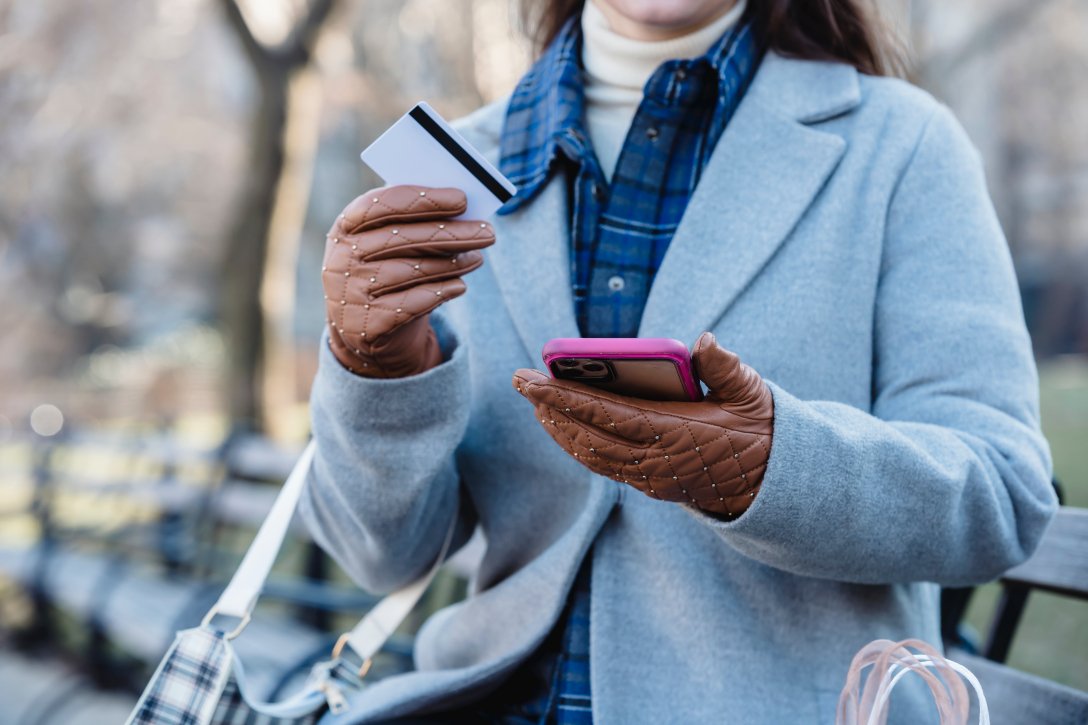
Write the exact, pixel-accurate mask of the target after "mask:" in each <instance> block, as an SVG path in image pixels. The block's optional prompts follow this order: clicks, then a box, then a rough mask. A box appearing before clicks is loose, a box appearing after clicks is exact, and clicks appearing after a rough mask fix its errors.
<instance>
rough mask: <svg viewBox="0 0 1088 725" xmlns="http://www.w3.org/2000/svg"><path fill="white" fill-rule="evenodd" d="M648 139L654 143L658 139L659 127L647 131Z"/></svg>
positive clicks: (652, 127)
mask: <svg viewBox="0 0 1088 725" xmlns="http://www.w3.org/2000/svg"><path fill="white" fill-rule="evenodd" d="M646 138H648V139H650V140H651V141H653V140H654V139H655V138H657V127H656V126H650V127H649V128H648V129H646Z"/></svg>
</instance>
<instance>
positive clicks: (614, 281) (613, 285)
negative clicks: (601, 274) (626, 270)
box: [608, 274, 624, 292]
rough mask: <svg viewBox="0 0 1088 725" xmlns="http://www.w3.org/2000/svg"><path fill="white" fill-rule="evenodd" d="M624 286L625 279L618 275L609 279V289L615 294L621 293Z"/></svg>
mask: <svg viewBox="0 0 1088 725" xmlns="http://www.w3.org/2000/svg"><path fill="white" fill-rule="evenodd" d="M623 285H624V281H623V277H621V276H619V275H618V274H617V275H614V276H612V277H609V278H608V289H610V290H612V291H613V292H619V291H620V290H622V289H623Z"/></svg>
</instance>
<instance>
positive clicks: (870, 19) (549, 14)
mask: <svg viewBox="0 0 1088 725" xmlns="http://www.w3.org/2000/svg"><path fill="white" fill-rule="evenodd" d="M584 1H585V0H544V1H543V2H541V0H521V22H522V27H523V28H524V30H525V32H526V34H527V35H528V36H529V38H530V39H531V40H532V41H533V42H534V44H535V45H536V48H537V51H538V52H540V51H541V50H543V49H544V48H546V47H547V45H548V43H550V42H551V41H552V40H553V39H554V38H555V36H556V35H557V34H558V33H559V31H560V30H562V29H563V25H564V24H565V23H566V22H567V20H569V19H570V18H571V17H573V16H574V15H577V14H578V13H579V12H580V11H581V9H582V5H583V3H584ZM745 18H746V19H747V20H748V21H749V22H751V23H752V29H753V31H754V32H755V35H756V41H757V43H758V44H759V46H760V47H761V48H764V49H770V50H774V51H775V52H777V53H780V54H781V55H785V56H789V57H791V58H802V59H807V60H830V61H841V62H843V63H849V64H850V65H852V66H854V67H855V68H857V69H858V70H859V71H861V72H862V73H868V74H869V75H896V74H901V73H902V72H903V71H904V66H905V60H904V54H903V49H902V45H901V43H900V42H899V40H898V39H897V38H896V37H895V36H894V35H893V34H892V33H891V31H890V30H889V29H888V27H887V26H886V25H885V24H884V22H883V21H882V19H881V18H880V16H879V15H878V13H877V11H876V8H875V7H874V0H749V2H748V8H747V10H746V11H745Z"/></svg>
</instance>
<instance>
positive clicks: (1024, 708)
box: [945, 506, 1088, 725]
mask: <svg viewBox="0 0 1088 725" xmlns="http://www.w3.org/2000/svg"><path fill="white" fill-rule="evenodd" d="M999 582H1000V585H1001V595H1000V599H999V601H998V606H997V611H996V613H995V615H994V618H993V622H992V625H991V627H990V631H989V634H988V636H987V640H986V643H985V644H984V645H983V647H982V648H981V654H975V653H973V652H970V651H968V650H966V649H964V648H963V647H962V643H961V642H953V643H950V644H949V645H948V646H949V656H950V657H951V658H952V659H954V660H955V661H957V662H959V663H961V664H963V665H965V666H966V667H968V668H969V669H970V670H971V671H973V672H974V673H975V675H976V676H977V677H978V679H979V681H980V682H981V683H982V687H983V690H984V691H985V693H986V697H987V700H988V701H989V705H990V712H991V715H992V717H993V722H994V723H997V724H999V725H1001V724H1007V725H1084V723H1088V692H1083V691H1080V690H1076V689H1073V688H1071V687H1066V686H1064V685H1061V684H1058V683H1055V682H1051V681H1050V680H1046V679H1043V678H1041V677H1036V676H1034V675H1030V674H1027V673H1024V672H1020V671H1018V670H1015V669H1013V668H1011V667H1008V666H1006V665H1005V664H1004V662H1005V661H1006V659H1007V657H1008V654H1009V649H1010V647H1011V645H1012V642H1013V639H1014V638H1015V635H1016V631H1017V628H1018V626H1019V624H1020V620H1021V616H1022V615H1023V613H1024V609H1025V607H1026V605H1027V602H1028V598H1029V594H1030V593H1031V592H1032V591H1033V590H1039V591H1047V592H1052V593H1054V594H1059V595H1063V596H1067V597H1073V598H1075V599H1078V600H1081V601H1088V509H1076V508H1071V507H1066V506H1063V507H1061V508H1060V509H1059V510H1058V513H1057V516H1056V517H1055V518H1054V521H1053V523H1052V524H1051V526H1050V528H1049V529H1048V530H1047V532H1046V534H1045V535H1044V536H1043V540H1042V542H1041V543H1040V544H1039V548H1038V549H1037V550H1036V552H1035V554H1034V555H1033V556H1032V557H1031V558H1030V559H1028V560H1027V561H1026V562H1024V563H1023V564H1020V565H1019V566H1017V567H1015V568H1013V569H1010V570H1009V571H1008V572H1006V573H1005V574H1004V576H1002V577H1001V578H1000V580H999ZM966 607H967V598H966V597H963V598H962V601H960V598H957V602H956V609H957V610H958V612H957V611H951V612H950V611H948V610H947V608H946V611H945V615H946V622H947V621H949V618H956V617H962V615H963V612H964V611H965V610H966Z"/></svg>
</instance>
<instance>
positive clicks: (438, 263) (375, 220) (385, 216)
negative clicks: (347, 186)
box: [321, 186, 495, 378]
mask: <svg viewBox="0 0 1088 725" xmlns="http://www.w3.org/2000/svg"><path fill="white" fill-rule="evenodd" d="M466 203H467V202H466V201H465V195H464V193H463V192H461V191H460V190H458V189H431V188H428V187H425V186H391V187H386V188H382V189H374V190H372V191H368V192H367V193H365V194H363V195H362V196H360V197H358V198H357V199H355V200H354V201H352V202H351V203H350V204H348V205H347V207H346V208H345V209H344V212H343V213H342V214H341V215H340V216H339V217H338V218H337V220H336V223H335V224H333V226H332V230H330V231H329V237H328V240H327V243H326V246H325V266H323V267H322V268H321V272H322V275H321V276H322V282H323V284H324V287H325V307H326V310H327V314H328V320H329V346H330V348H331V349H332V352H333V354H334V355H335V356H336V359H337V360H339V361H340V364H341V365H343V366H344V367H346V368H347V369H348V370H351V371H352V372H354V373H356V374H358V375H363V376H365V377H371V378H402V377H407V376H409V375H415V374H417V373H421V372H424V371H425V370H429V369H430V368H433V367H435V366H436V365H438V364H439V363H440V362H442V352H441V350H439V347H438V340H437V339H436V338H435V334H434V329H433V328H432V327H431V323H430V312H431V310H433V309H434V308H436V307H438V306H439V305H440V304H442V303H443V302H445V301H446V300H451V299H453V298H454V297H459V296H460V295H462V294H464V292H465V283H464V282H463V281H462V280H461V275H463V274H466V273H468V272H471V271H472V270H474V269H476V268H477V267H479V266H480V265H481V264H483V261H484V258H483V255H482V254H480V252H479V251H478V250H480V249H483V248H484V247H488V246H491V245H492V244H494V242H495V234H494V232H493V231H492V229H491V225H490V224H487V223H485V222H481V221H450V220H449V217H451V216H456V215H457V214H461V213H463V212H464V211H465V207H466Z"/></svg>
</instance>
